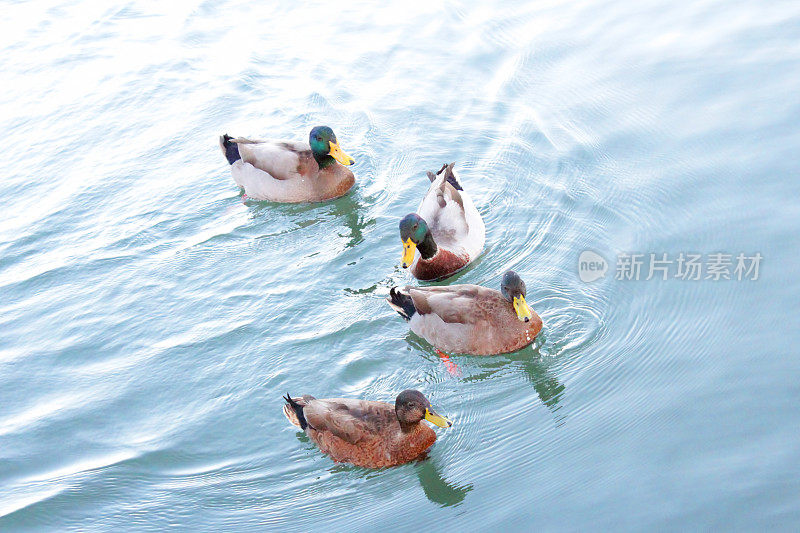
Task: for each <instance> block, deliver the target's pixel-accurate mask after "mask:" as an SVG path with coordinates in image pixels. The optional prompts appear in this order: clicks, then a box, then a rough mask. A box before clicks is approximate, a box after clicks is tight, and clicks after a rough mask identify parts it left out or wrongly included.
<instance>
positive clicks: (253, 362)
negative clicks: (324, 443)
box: [0, 0, 800, 531]
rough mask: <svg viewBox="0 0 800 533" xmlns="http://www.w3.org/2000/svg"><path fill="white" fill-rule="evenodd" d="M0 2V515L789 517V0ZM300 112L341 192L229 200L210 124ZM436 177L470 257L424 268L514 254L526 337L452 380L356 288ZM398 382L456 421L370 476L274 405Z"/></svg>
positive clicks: (796, 294)
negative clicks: (474, 248) (730, 270)
mask: <svg viewBox="0 0 800 533" xmlns="http://www.w3.org/2000/svg"><path fill="white" fill-rule="evenodd" d="M2 6H3V7H2V12H3V15H2V16H0V35H2V37H0V52H1V53H0V71H2V72H3V80H4V81H3V84H2V85H3V89H2V93H1V94H2V96H0V129H1V130H2V131H3V132H4V134H5V139H6V148H5V150H3V154H2V156H0V160H2V162H3V164H2V167H0V168H1V169H2V170H0V172H1V173H2V179H1V180H0V194H1V195H2V198H3V209H2V215H1V216H0V529H1V530H4V531H5V530H40V529H45V530H68V529H72V530H96V531H99V530H119V529H136V530H154V531H155V530H164V529H167V528H171V527H176V528H178V529H185V530H227V531H230V530H266V529H272V528H275V529H277V528H280V529H281V530H285V531H307V530H311V529H316V530H325V531H328V530H351V529H356V530H368V529H373V528H379V527H381V528H392V529H394V528H397V529H401V530H419V529H421V528H426V529H428V528H432V529H436V530H439V529H441V530H452V531H464V530H479V529H487V528H494V527H501V526H503V527H505V528H509V529H511V530H525V529H566V530H584V531H585V530H587V529H609V528H611V529H633V530H643V529H652V528H657V529H659V530H663V529H679V530H685V529H687V528H688V529H695V528H703V529H706V528H719V529H731V528H733V529H739V528H741V529H760V528H766V527H769V528H771V529H792V527H796V526H797V523H798V521H800V506H799V505H798V498H797V497H798V494H800V481H799V479H800V435H799V434H798V428H800V409H798V398H800V379H798V378H799V377H800V362H798V361H799V359H798V350H797V346H798V340H800V339H799V338H798V327H800V323H799V321H798V319H797V311H798V306H797V302H798V298H800V291H799V290H798V274H800V264H799V263H800V261H798V256H800V246H798V236H797V235H798V233H797V232H798V228H799V227H800V224H799V223H800V208H798V205H800V204H798V198H800V180H798V175H799V174H800V173H799V172H798V171H799V170H800V164H798V150H800V129H799V128H798V122H799V121H800V98H798V81H800V4H798V3H797V2H788V1H787V2H760V1H756V0H752V1H750V0H745V1H735V0H727V1H716V0H701V1H699V2H690V3H684V4H683V5H679V4H676V3H675V2H672V1H666V0H663V1H662V0H645V1H644V2H624V1H620V0H601V1H598V2H588V1H587V2H558V1H556V2H499V1H498V2H493V3H484V4H481V5H477V4H475V5H473V4H472V3H456V2H445V3H438V2H419V3H407V2H392V3H386V4H385V5H378V4H372V3H364V4H348V3H342V4H339V3H336V2H321V3H316V4H306V3H293V2H277V3H268V2H267V3H264V2H256V3H254V2H227V1H224V0H223V1H217V2H195V3H188V2H186V3H178V2H174V3H172V2H148V1H131V2H116V3H115V2H99V1H86V2H80V3H73V2H62V1H49V0H40V1H37V2H8V1H7V2H4V3H2ZM316 124H328V125H330V126H332V127H333V128H334V130H335V131H336V133H337V135H338V137H339V140H340V142H341V144H342V146H343V148H344V149H345V150H346V151H347V152H348V153H349V154H350V155H352V156H353V157H354V158H355V159H356V160H357V164H356V165H355V167H353V168H354V171H355V174H356V177H357V186H356V187H355V188H354V189H353V191H351V193H350V194H349V195H347V196H345V197H343V198H340V199H338V200H335V201H331V202H328V203H323V204H319V205H305V206H298V205H278V204H271V203H258V202H251V201H246V200H243V199H242V198H241V197H240V195H239V191H238V189H237V187H236V186H235V185H234V183H233V181H232V179H231V177H230V172H229V169H228V166H227V164H226V162H225V160H224V158H223V157H222V155H221V153H220V151H219V148H218V146H217V136H218V135H219V134H220V133H223V132H229V133H231V134H238V135H251V136H262V137H273V138H287V139H300V140H301V139H304V138H306V137H307V134H308V130H309V129H310V128H311V126H313V125H316ZM449 161H456V162H457V163H456V165H457V167H456V168H457V169H460V172H461V174H460V175H461V179H462V181H463V183H464V187H465V189H466V190H467V191H468V192H469V193H470V194H471V195H472V198H473V200H474V201H475V204H476V205H477V206H478V208H479V210H480V212H481V214H482V215H483V217H484V220H485V222H486V228H487V239H486V249H485V253H484V254H483V255H482V256H481V258H480V259H479V260H478V261H477V262H475V264H473V265H472V266H471V267H470V268H468V269H466V270H465V271H464V272H462V273H460V274H458V275H457V276H456V277H455V278H454V279H452V280H448V281H447V283H452V282H461V283H478V284H486V285H489V286H492V287H497V286H498V283H499V280H500V277H501V276H502V273H503V272H504V271H505V270H506V269H508V268H513V269H515V270H516V271H517V272H519V273H520V275H521V276H522V277H523V279H524V280H525V281H526V283H527V287H528V300H529V302H530V303H531V304H532V306H533V307H534V309H535V310H536V311H537V312H538V313H539V314H540V315H541V316H542V318H543V320H544V330H543V332H542V334H541V335H540V337H539V338H538V339H537V341H536V342H535V343H534V345H533V346H531V347H529V348H526V349H524V350H521V351H520V352H518V353H513V354H509V355H504V356H497V357H484V358H481V357H468V356H452V357H451V360H452V363H453V364H454V365H456V366H457V371H456V370H454V369H452V368H450V367H448V366H447V365H445V364H443V362H442V361H441V360H440V358H439V356H438V355H437V354H436V352H435V351H433V349H432V348H431V347H430V346H429V345H428V344H427V343H426V342H425V341H424V340H422V339H421V338H419V337H416V336H415V335H414V334H412V333H409V331H408V330H407V327H406V325H405V323H404V322H403V321H402V320H401V319H400V318H399V317H398V316H397V315H396V314H395V313H394V312H393V311H392V310H391V309H390V308H389V307H388V306H387V305H386V304H385V302H384V301H383V298H384V297H385V295H386V294H387V292H388V290H389V288H390V287H391V286H393V285H397V284H405V283H410V282H412V280H411V278H410V276H409V274H408V273H407V272H405V271H403V270H402V269H401V268H400V267H399V262H400V253H401V246H400V241H399V236H398V232H397V223H398V220H399V219H400V218H401V217H402V216H403V215H405V214H406V213H408V212H410V211H412V210H413V209H414V208H415V207H416V205H417V204H418V202H419V199H420V198H421V195H422V194H423V193H424V191H425V190H426V187H427V185H426V184H427V180H426V178H425V171H426V170H433V169H437V168H439V167H440V166H441V165H442V163H443V162H449ZM584 250H593V251H595V252H597V253H599V254H600V255H601V256H603V257H604V258H605V259H606V260H607V261H608V263H609V271H608V272H607V274H606V276H605V277H604V278H602V279H600V280H597V281H595V282H593V283H584V282H582V281H581V280H580V279H579V277H578V256H579V254H580V253H581V252H582V251H584ZM630 252H637V253H643V254H649V253H657V254H661V253H668V254H669V255H670V257H672V258H674V257H675V256H677V255H678V254H679V253H680V252H684V253H688V252H698V253H702V254H704V256H705V255H707V254H712V253H715V252H724V253H728V254H734V255H735V254H738V253H739V252H744V253H746V254H748V255H752V254H755V253H756V252H758V253H760V254H761V255H762V256H763V258H764V259H763V262H762V263H761V265H760V266H761V269H760V276H759V279H758V280H756V281H748V280H742V281H737V280H735V279H733V280H729V281H718V282H714V281H712V280H702V281H689V280H680V279H674V278H673V279H669V280H666V281H664V280H661V279H651V280H650V281H646V280H644V278H645V277H646V276H645V275H644V274H643V276H642V279H641V280H639V281H634V280H617V279H615V266H616V263H617V259H618V255H619V254H622V253H630ZM411 387H413V388H418V389H420V390H422V391H423V392H424V393H425V394H426V395H427V396H428V397H429V398H430V399H431V400H432V401H433V403H434V404H435V405H436V406H438V407H439V409H440V411H441V412H443V413H444V414H447V415H448V416H449V417H450V418H452V419H453V420H454V421H455V425H454V426H453V428H451V429H449V430H437V433H438V435H439V440H438V441H437V442H436V444H435V445H434V447H433V448H432V450H431V453H430V455H429V457H428V459H427V460H425V461H422V462H418V463H415V464H409V465H404V466H401V467H397V468H393V469H388V470H379V471H370V470H364V469H360V468H354V467H350V466H344V465H336V464H335V463H333V462H332V461H331V460H330V459H328V458H327V457H325V456H323V455H322V454H320V453H319V452H318V451H317V449H316V448H315V446H314V445H313V443H311V442H310V441H309V440H308V439H307V438H306V437H304V436H303V435H301V434H300V433H298V432H296V431H295V428H294V427H291V426H289V425H288V424H287V422H286V420H285V419H284V418H283V416H282V413H281V403H282V402H281V395H282V394H285V393H286V392H287V391H288V392H291V393H292V394H302V393H310V394H314V395H316V396H319V397H336V396H349V397H357V398H369V399H379V400H386V401H393V399H394V397H395V395H396V394H397V392H399V391H400V390H402V389H405V388H411Z"/></svg>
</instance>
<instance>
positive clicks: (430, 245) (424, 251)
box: [417, 231, 439, 260]
mask: <svg viewBox="0 0 800 533" xmlns="http://www.w3.org/2000/svg"><path fill="white" fill-rule="evenodd" d="M417 250H419V255H420V256H422V258H423V259H425V260H428V259H430V258H432V257H433V256H434V255H436V252H438V251H439V248H438V247H437V246H436V243H435V242H433V235H431V232H430V231H428V233H426V234H425V238H424V239H422V242H421V243H419V245H418V246H417Z"/></svg>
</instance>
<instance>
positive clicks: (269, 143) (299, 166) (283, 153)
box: [220, 138, 355, 203]
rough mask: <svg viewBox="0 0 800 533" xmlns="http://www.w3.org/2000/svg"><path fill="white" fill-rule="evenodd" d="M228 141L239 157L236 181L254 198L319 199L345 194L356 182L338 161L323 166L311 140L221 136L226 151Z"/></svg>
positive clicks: (234, 171)
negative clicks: (314, 151)
mask: <svg viewBox="0 0 800 533" xmlns="http://www.w3.org/2000/svg"><path fill="white" fill-rule="evenodd" d="M226 143H227V144H231V143H233V144H235V145H236V150H238V156H239V159H236V160H235V161H233V162H232V163H231V175H232V176H233V181H235V182H236V184H237V185H238V186H239V187H241V188H242V189H243V190H244V192H245V194H246V195H247V196H248V197H250V198H252V199H254V200H268V201H273V202H285V203H297V202H320V201H323V200H328V199H331V198H336V197H339V196H342V195H343V194H345V193H346V192H347V191H349V190H350V188H351V187H352V186H353V184H354V183H355V177H354V176H353V173H352V172H351V171H350V170H349V169H348V168H346V167H344V166H342V165H340V164H339V163H334V164H332V165H331V166H329V167H327V168H325V169H320V168H319V165H318V164H317V161H316V160H315V159H314V156H313V155H312V153H311V147H310V146H309V144H308V143H304V142H287V141H274V140H261V139H260V140H252V139H244V138H237V139H228V140H227V141H226V140H225V139H224V138H221V139H220V145H221V147H222V151H223V153H226ZM227 155H228V154H227V153H226V156H227ZM232 158H233V157H229V160H230V159H232Z"/></svg>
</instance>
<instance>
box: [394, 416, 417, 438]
mask: <svg viewBox="0 0 800 533" xmlns="http://www.w3.org/2000/svg"><path fill="white" fill-rule="evenodd" d="M397 421H398V422H399V423H400V431H402V432H403V434H408V433H411V432H412V431H414V430H415V429H416V427H417V426H418V425H419V424H420V423H419V422H414V423H413V424H407V423H405V422H403V421H402V420H400V417H398V418H397Z"/></svg>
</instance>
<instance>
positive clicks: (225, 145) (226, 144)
mask: <svg viewBox="0 0 800 533" xmlns="http://www.w3.org/2000/svg"><path fill="white" fill-rule="evenodd" d="M231 139H233V137H231V136H230V135H228V134H227V133H226V134H225V135H222V136H221V137H220V138H219V145H220V147H221V148H222V153H223V154H225V158H226V159H227V160H228V163H230V164H231V165H232V164H234V163H236V162H237V161H238V160H240V159H241V158H242V156H240V155H239V145H238V144H237V143H235V142H231Z"/></svg>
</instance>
